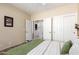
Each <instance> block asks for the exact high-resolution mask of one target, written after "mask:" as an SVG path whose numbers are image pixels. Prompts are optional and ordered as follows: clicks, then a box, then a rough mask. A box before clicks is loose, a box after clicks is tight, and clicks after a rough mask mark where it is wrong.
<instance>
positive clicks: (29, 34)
mask: <svg viewBox="0 0 79 59" xmlns="http://www.w3.org/2000/svg"><path fill="white" fill-rule="evenodd" d="M26 40H32V21H31V20H26Z"/></svg>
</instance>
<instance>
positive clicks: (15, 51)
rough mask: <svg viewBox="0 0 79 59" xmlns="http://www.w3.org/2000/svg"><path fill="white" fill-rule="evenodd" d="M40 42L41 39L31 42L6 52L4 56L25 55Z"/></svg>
mask: <svg viewBox="0 0 79 59" xmlns="http://www.w3.org/2000/svg"><path fill="white" fill-rule="evenodd" d="M41 42H43V40H41V39H37V40H33V41H31V42H29V43H26V44H23V45H20V46H18V47H15V48H12V49H10V50H8V51H7V52H6V55H25V54H27V53H28V52H29V51H31V50H32V49H33V48H35V47H36V46H37V45H39V44H40V43H41Z"/></svg>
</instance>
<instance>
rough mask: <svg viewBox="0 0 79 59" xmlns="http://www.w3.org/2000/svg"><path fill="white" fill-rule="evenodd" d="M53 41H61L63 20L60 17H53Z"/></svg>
mask: <svg viewBox="0 0 79 59" xmlns="http://www.w3.org/2000/svg"><path fill="white" fill-rule="evenodd" d="M52 26H53V27H52V28H53V40H58V41H62V40H63V18H62V16H54V17H53V24H52Z"/></svg>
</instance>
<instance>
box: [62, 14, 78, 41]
mask: <svg viewBox="0 0 79 59" xmlns="http://www.w3.org/2000/svg"><path fill="white" fill-rule="evenodd" d="M76 20H77V18H76V15H75V14H71V15H65V16H63V23H64V24H63V32H64V35H63V37H64V41H68V40H72V39H76V37H75V35H76V30H75V24H76Z"/></svg>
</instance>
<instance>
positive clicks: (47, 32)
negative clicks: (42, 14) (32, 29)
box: [43, 18, 51, 40]
mask: <svg viewBox="0 0 79 59" xmlns="http://www.w3.org/2000/svg"><path fill="white" fill-rule="evenodd" d="M43 39H44V40H51V18H44V20H43Z"/></svg>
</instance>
